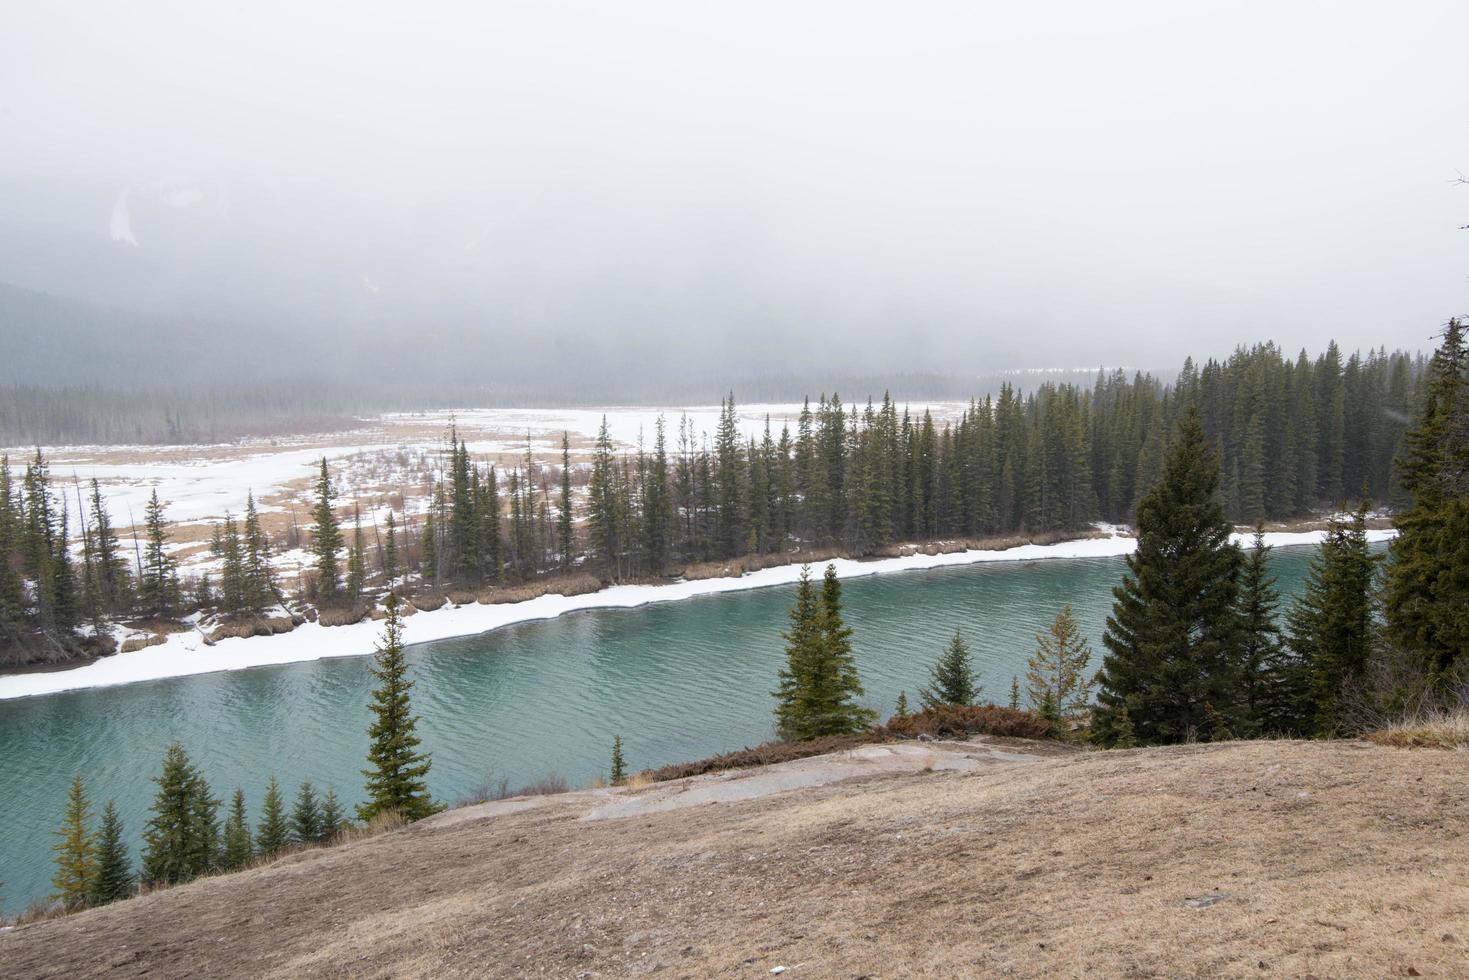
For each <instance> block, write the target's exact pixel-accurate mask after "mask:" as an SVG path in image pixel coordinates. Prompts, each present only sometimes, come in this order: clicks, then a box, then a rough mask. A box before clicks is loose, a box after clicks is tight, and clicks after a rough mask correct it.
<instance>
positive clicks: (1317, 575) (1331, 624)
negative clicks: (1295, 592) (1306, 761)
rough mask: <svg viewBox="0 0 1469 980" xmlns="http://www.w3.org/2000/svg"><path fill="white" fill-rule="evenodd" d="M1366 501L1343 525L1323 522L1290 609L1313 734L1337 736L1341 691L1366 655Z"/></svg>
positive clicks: (1372, 562)
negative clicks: (1322, 538) (1302, 583)
mask: <svg viewBox="0 0 1469 980" xmlns="http://www.w3.org/2000/svg"><path fill="white" fill-rule="evenodd" d="M1367 510H1368V506H1367V504H1366V502H1363V503H1362V504H1361V506H1360V507H1358V509H1357V510H1356V511H1355V512H1354V513H1353V514H1352V516H1351V518H1350V519H1348V520H1342V519H1339V518H1336V517H1333V518H1332V519H1331V520H1329V521H1328V522H1327V528H1326V540H1325V541H1323V542H1322V543H1321V550H1320V551H1319V552H1318V554H1317V557H1316V559H1315V561H1313V562H1312V563H1311V571H1310V572H1309V573H1308V575H1307V578H1306V589H1305V592H1304V594H1302V596H1301V597H1300V598H1299V599H1298V600H1297V601H1296V602H1295V604H1294V605H1293V606H1292V607H1291V610H1290V614H1289V616H1288V617H1287V618H1288V624H1289V627H1290V645H1291V649H1292V650H1293V651H1294V652H1295V654H1296V656H1297V657H1299V658H1300V660H1301V663H1302V669H1303V670H1304V671H1305V675H1306V677H1307V678H1308V679H1309V682H1308V691H1307V698H1308V705H1309V710H1308V711H1307V712H1304V714H1306V715H1307V717H1309V718H1310V719H1311V730H1312V731H1313V732H1314V733H1315V734H1320V735H1334V734H1337V733H1338V732H1339V731H1340V730H1341V729H1342V726H1343V724H1344V723H1345V719H1343V717H1342V695H1343V693H1344V688H1345V687H1346V686H1347V685H1348V684H1351V683H1353V682H1355V681H1357V680H1359V679H1360V678H1361V677H1362V674H1363V671H1364V670H1365V668H1366V666H1367V663H1368V660H1369V658H1370V657H1371V655H1372V644H1373V628H1372V622H1373V609H1372V606H1373V580H1374V578H1375V576H1376V570H1377V562H1378V556H1377V555H1374V554H1372V553H1371V551H1369V550H1368V546H1367Z"/></svg>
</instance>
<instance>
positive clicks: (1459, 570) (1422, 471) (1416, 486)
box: [1386, 319, 1469, 684]
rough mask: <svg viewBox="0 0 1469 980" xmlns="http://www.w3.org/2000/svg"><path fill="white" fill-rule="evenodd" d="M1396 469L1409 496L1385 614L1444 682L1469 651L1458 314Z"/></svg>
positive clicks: (1466, 394) (1466, 390)
mask: <svg viewBox="0 0 1469 980" xmlns="http://www.w3.org/2000/svg"><path fill="white" fill-rule="evenodd" d="M1399 471H1400V474H1401V479H1402V486H1403V489H1404V491H1406V492H1407V493H1408V495H1409V496H1410V498H1411V503H1410V504H1409V506H1408V507H1407V508H1406V509H1405V510H1403V511H1402V512H1401V513H1400V514H1398V515H1397V517H1396V518H1395V520H1394V524H1395V525H1396V526H1397V529H1398V536H1397V538H1396V539H1395V540H1394V541H1393V543H1392V552H1391V554H1392V561H1391V562H1390V564H1389V565H1388V571H1387V590H1386V614H1387V621H1388V624H1389V626H1390V627H1391V630H1390V635H1391V636H1392V638H1393V640H1394V642H1396V643H1398V644H1400V645H1401V646H1402V647H1403V648H1405V649H1406V650H1408V651H1410V652H1411V653H1413V654H1414V655H1416V657H1417V658H1418V659H1419V661H1420V662H1421V663H1422V665H1423V667H1424V670H1425V671H1426V673H1427V674H1428V675H1429V676H1430V677H1431V678H1432V679H1433V681H1434V682H1435V683H1436V684H1443V683H1444V682H1446V681H1447V679H1448V678H1449V677H1450V676H1451V675H1452V673H1453V671H1454V668H1455V666H1456V665H1457V664H1460V663H1463V662H1466V658H1469V342H1466V339H1465V331H1464V324H1463V322H1462V321H1460V320H1457V319H1455V320H1450V321H1449V323H1448V326H1447V327H1446V328H1445V330H1444V339H1443V342H1442V343H1441V344H1440V345H1439V347H1438V349H1437V350H1436V351H1435V352H1434V355H1433V360H1432V362H1431V363H1430V365H1429V377H1428V384H1427V392H1426V397H1425V398H1424V402H1423V407H1422V409H1421V411H1420V412H1419V414H1418V418H1417V420H1416V422H1415V424H1414V426H1413V428H1412V429H1411V430H1410V431H1409V432H1408V433H1407V434H1406V435H1405V436H1404V437H1403V454H1402V458H1401V460H1400V465H1399Z"/></svg>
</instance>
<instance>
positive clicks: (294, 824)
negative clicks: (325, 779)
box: [291, 782, 321, 845]
mask: <svg viewBox="0 0 1469 980" xmlns="http://www.w3.org/2000/svg"><path fill="white" fill-rule="evenodd" d="M291 838H292V840H294V841H295V842H296V843H297V844H303V845H304V844H315V843H317V842H318V841H320V840H321V803H320V801H318V800H317V798H316V789H315V788H314V787H313V786H312V785H311V783H309V782H305V783H302V784H301V789H300V791H299V792H298V793H297V794H296V805H295V806H294V807H293V808H292V809H291Z"/></svg>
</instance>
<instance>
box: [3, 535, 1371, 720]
mask: <svg viewBox="0 0 1469 980" xmlns="http://www.w3.org/2000/svg"><path fill="white" fill-rule="evenodd" d="M1393 533H1394V532H1392V531H1369V532H1368V537H1369V539H1370V540H1372V541H1385V540H1387V539H1389V538H1391V537H1392V535H1393ZM1323 537H1324V535H1323V533H1322V532H1320V531H1305V532H1300V533H1294V532H1272V533H1269V534H1266V535H1265V541H1266V543H1267V544H1270V545H1273V546H1290V545H1303V544H1318V543H1320V541H1321V540H1322V538H1323ZM1235 538H1236V540H1237V541H1240V542H1241V543H1242V544H1245V545H1248V544H1249V540H1248V538H1249V536H1248V535H1236V536H1235ZM1135 545H1136V541H1135V540H1134V539H1133V538H1130V537H1124V536H1122V535H1120V534H1115V533H1114V534H1113V535H1111V536H1109V537H1105V538H1085V539H1082V540H1078V541H1066V542H1061V543H1059V544H1050V545H1035V544H1030V545H1022V546H1020V547H1018V548H1008V549H1006V550H1004V551H977V550H976V551H960V552H955V553H953V554H947V555H910V556H907V557H904V558H884V559H880V560H877V561H854V560H851V559H845V558H839V559H837V560H836V561H835V562H833V564H835V565H836V569H837V575H838V576H840V577H841V578H855V577H857V576H861V575H881V574H886V573H889V572H903V571H910V570H915V569H927V568H943V567H946V566H950V565H972V564H977V563H980V562H1002V561H1009V562H1014V561H1040V560H1044V559H1053V558H1112V557H1117V556H1119V555H1126V554H1129V553H1131V552H1132V550H1133V548H1134V547H1135ZM800 571H801V570H800V566H798V565H786V566H781V567H778V568H766V569H761V570H760V571H757V572H751V573H750V574H748V575H743V576H740V577H738V578H712V579H701V580H699V581H694V582H675V583H672V584H669V585H615V586H612V587H610V588H606V589H603V590H602V591H600V592H594V593H590V594H587V595H578V596H562V595H543V596H538V597H537V598H534V599H527V600H525V601H523V602H515V603H502V604H497V605H479V604H472V605H464V606H450V605H446V606H444V608H442V609H440V610H438V611H436V612H421V613H419V614H418V615H416V616H411V617H409V618H408V619H406V620H405V621H404V630H403V633H404V639H405V640H406V642H408V643H426V642H429V641H431V640H444V639H449V638H451V637H456V636H472V635H474V634H477V633H483V632H486V631H488V630H493V629H498V628H499V627H501V626H509V625H511V624H514V623H524V622H528V621H531V620H537V619H551V618H553V617H555V616H560V615H562V614H564V613H569V612H575V611H577V610H581V609H629V608H633V607H635V606H642V605H647V604H648V603H654V602H677V601H678V600H680V599H688V598H692V597H694V596H701V595H713V594H716V593H720V592H735V591H739V590H743V589H761V588H768V587H770V586H774V585H789V584H791V583H793V582H795V581H796V579H797V577H798V576H799V575H800ZM380 630H381V624H380V623H377V622H374V621H372V620H365V621H363V622H361V623H357V624H355V625H352V626H331V627H326V626H320V625H318V624H316V623H307V624H305V625H303V626H299V627H297V628H296V629H295V630H293V631H292V632H290V633H280V634H276V635H274V636H257V637H251V638H249V639H227V640H220V641H218V642H217V643H215V645H214V646H212V647H211V646H205V645H204V642H203V638H202V637H201V636H200V634H199V633H197V632H192V631H191V632H187V633H174V634H171V635H170V636H169V637H168V639H167V641H166V642H164V643H162V644H160V645H158V646H152V647H147V648H145V649H142V650H135V651H133V652H131V653H119V654H117V655H115V656H112V657H105V658H103V659H101V660H98V661H95V662H93V663H90V664H87V665H85V666H81V667H75V668H72V669H70V670H59V671H52V672H49V673H33V674H13V675H10V676H5V677H0V700H8V699H10V698H23V697H31V696H34V695H40V694H55V693H57V692H60V691H72V690H77V689H80V688H89V687H106V686H109V685H112V684H131V683H134V682H136V681H148V680H158V679H161V678H165V677H184V676H187V675H190V674H207V673H210V672H212V671H217V670H240V669H243V668H246V667H264V666H268V665H271V664H287V663H297V662H300V661H305V660H319V659H323V658H326V657H358V656H363V655H365V654H370V653H371V652H372V651H373V646H374V642H375V641H376V639H377V637H378V635H379V633H380Z"/></svg>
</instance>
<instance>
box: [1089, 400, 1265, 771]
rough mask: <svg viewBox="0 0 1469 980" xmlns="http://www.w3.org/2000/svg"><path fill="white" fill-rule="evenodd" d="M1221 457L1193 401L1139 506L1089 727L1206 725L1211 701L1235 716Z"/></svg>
mask: <svg viewBox="0 0 1469 980" xmlns="http://www.w3.org/2000/svg"><path fill="white" fill-rule="evenodd" d="M1218 486H1219V465H1218V463H1217V462H1216V461H1215V459H1214V458H1213V456H1212V454H1211V453H1210V452H1209V451H1208V449H1207V448H1206V444H1205V440H1204V431H1203V427H1202V425H1201V423H1200V420H1199V412H1198V408H1197V406H1196V405H1195V404H1192V403H1191V404H1190V405H1189V407H1188V409H1187V410H1186V412H1185V414H1184V417H1183V419H1182V421H1181V422H1180V424H1179V431H1178V438H1177V439H1176V440H1175V441H1174V443H1173V445H1171V446H1170V447H1169V449H1168V455H1167V459H1166V462H1165V464H1164V468H1163V477H1162V481H1161V482H1160V483H1159V484H1158V485H1157V486H1156V487H1154V488H1153V489H1152V490H1151V491H1149V492H1148V494H1147V495H1146V496H1145V497H1144V498H1143V501H1142V503H1141V504H1140V505H1139V506H1138V515H1137V528H1138V545H1137V550H1136V551H1135V552H1133V553H1132V554H1131V555H1129V556H1128V558H1127V568H1128V571H1127V574H1126V575H1124V577H1123V581H1122V585H1120V586H1119V587H1117V588H1116V589H1114V590H1113V594H1114V595H1115V596H1116V603H1115V604H1114V606H1113V610H1112V615H1111V616H1110V617H1108V619H1107V631H1106V634H1105V635H1104V637H1103V642H1104V644H1105V645H1106V647H1107V650H1108V653H1107V655H1106V657H1105V658H1104V659H1103V663H1102V669H1101V671H1100V673H1099V675H1098V680H1099V681H1100V684H1101V690H1100V692H1099V694H1098V701H1099V702H1100V703H1099V705H1098V708H1097V711H1096V716H1095V731H1096V733H1097V737H1098V738H1100V739H1101V740H1102V741H1103V742H1107V743H1111V742H1114V741H1115V740H1116V739H1117V738H1119V737H1120V734H1121V724H1120V715H1121V712H1122V710H1123V709H1124V708H1125V709H1126V711H1127V714H1128V719H1129V724H1130V726H1131V727H1132V728H1133V730H1134V731H1135V732H1136V735H1137V737H1138V738H1139V739H1140V740H1141V741H1144V742H1177V741H1182V740H1184V739H1187V738H1190V737H1198V736H1199V735H1200V734H1201V733H1202V734H1204V735H1207V733H1208V731H1209V727H1208V726H1207V725H1206V722H1207V716H1208V711H1209V710H1213V711H1217V712H1220V713H1221V714H1222V715H1223V716H1224V717H1225V718H1227V719H1230V720H1233V719H1234V718H1235V716H1236V714H1237V711H1238V707H1237V702H1238V700H1239V688H1240V684H1239V679H1238V675H1239V658H1240V646H1241V644H1240V636H1239V618H1238V614H1237V612H1236V609H1235V604H1236V597H1237V594H1238V579H1239V567H1240V563H1241V560H1242V556H1241V554H1240V551H1239V548H1238V547H1236V546H1235V545H1234V544H1232V543H1231V542H1230V531H1231V528H1230V525H1229V523H1228V522H1227V521H1226V520H1225V519H1224V513H1223V509H1222V507H1221V506H1220V504H1219V501H1218V499H1217V497H1216V491H1217V490H1218Z"/></svg>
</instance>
